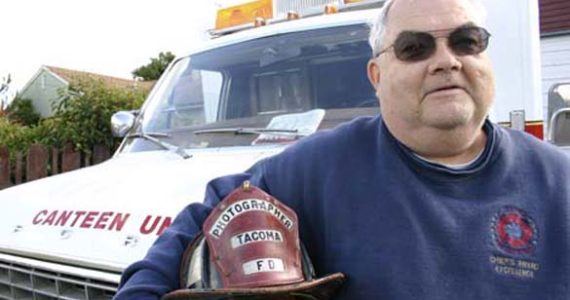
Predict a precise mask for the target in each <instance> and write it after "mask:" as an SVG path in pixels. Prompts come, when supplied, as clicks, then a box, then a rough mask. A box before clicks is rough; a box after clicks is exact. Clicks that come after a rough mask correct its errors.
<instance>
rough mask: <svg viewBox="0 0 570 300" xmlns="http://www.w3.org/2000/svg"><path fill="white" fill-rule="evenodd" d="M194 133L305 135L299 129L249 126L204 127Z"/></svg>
mask: <svg viewBox="0 0 570 300" xmlns="http://www.w3.org/2000/svg"><path fill="white" fill-rule="evenodd" d="M192 133H193V134H209V133H232V134H235V135H248V134H267V135H277V136H294V137H302V136H305V134H300V133H299V130H298V129H278V128H277V129H273V128H248V127H245V128H244V127H234V128H216V129H204V130H196V131H194V132H192Z"/></svg>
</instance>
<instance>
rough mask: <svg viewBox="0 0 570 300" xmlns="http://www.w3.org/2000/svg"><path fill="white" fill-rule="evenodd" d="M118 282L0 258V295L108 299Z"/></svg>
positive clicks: (45, 299) (46, 299)
mask: <svg viewBox="0 0 570 300" xmlns="http://www.w3.org/2000/svg"><path fill="white" fill-rule="evenodd" d="M116 290H117V284H116V283H111V282H104V281H99V280H92V279H89V278H82V277H77V276H70V275H67V274H62V273H57V272H53V271H48V270H42V269H39V268H32V267H29V266H25V265H20V264H15V263H5V262H2V261H0V299H3V300H4V299H6V300H8V299H9V300H12V299H33V300H52V299H65V300H75V299H85V300H94V299H97V300H103V299H111V298H113V295H114V294H115V291H116Z"/></svg>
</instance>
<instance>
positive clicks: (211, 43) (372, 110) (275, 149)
mask: <svg viewBox="0 0 570 300" xmlns="http://www.w3.org/2000/svg"><path fill="white" fill-rule="evenodd" d="M537 1H538V0H530V1H520V0H501V1H492V0H487V1H485V2H486V4H487V8H488V15H487V25H486V27H487V28H488V30H489V32H491V34H492V37H491V42H490V47H489V51H490V55H491V58H492V60H493V62H494V65H495V70H496V77H497V101H496V103H497V104H496V105H495V107H494V109H493V112H492V114H491V115H490V118H492V119H493V120H494V121H497V122H500V123H502V124H505V125H507V126H513V127H516V128H520V129H525V128H526V129H527V130H529V131H530V132H532V133H534V134H535V135H536V136H537V137H539V138H542V136H543V122H542V120H543V107H542V102H541V101H540V99H541V97H540V59H539V53H540V52H539V32H538V3H537ZM382 4H383V1H378V0H364V1H363V0H360V1H357V0H311V1H307V0H304V1H301V0H290V1H283V0H258V1H253V2H247V3H241V4H238V5H235V6H232V7H227V8H222V9H221V10H220V11H219V12H218V20H217V22H216V29H214V30H212V32H211V35H212V38H211V39H209V40H208V41H205V42H204V43H202V44H201V45H199V46H198V47H196V48H195V49H192V50H191V51H190V52H189V53H188V54H187V55H183V56H179V57H177V59H176V60H175V61H173V62H172V63H171V65H170V66H169V68H168V69H167V71H166V72H165V74H164V75H163V76H162V77H161V79H160V80H159V81H158V82H157V84H156V85H155V87H154V88H153V90H152V91H151V93H150V95H149V96H148V99H147V101H146V102H145V103H144V105H143V107H142V108H141V110H140V111H136V112H119V113H117V114H115V115H114V117H113V120H112V123H113V128H114V131H115V133H116V134H117V135H119V136H123V137H124V140H123V142H122V144H121V146H120V147H119V149H118V150H117V152H116V153H115V155H114V157H113V158H111V159H109V160H108V161H106V162H104V163H101V164H98V165H95V166H92V167H89V168H85V169H81V170H76V171H73V172H68V173H64V174H60V175H57V176H52V177H48V178H45V179H41V180H36V181H32V182H29V183H26V184H21V185H18V186H15V187H12V188H8V189H5V190H2V191H0V299H109V298H111V297H112V296H113V294H114V293H115V291H116V288H117V286H118V282H119V279H120V274H121V272H122V270H124V269H125V268H126V267H127V266H128V265H129V264H131V263H132V262H134V261H136V260H139V259H141V258H142V257H143V256H144V255H145V253H146V252H147V250H148V248H149V247H150V246H151V244H152V243H153V241H154V240H155V239H156V237H157V236H158V235H159V234H160V233H161V232H163V231H164V229H165V228H167V227H168V226H169V225H170V224H171V222H172V220H173V219H174V218H175V216H176V214H177V213H178V212H179V211H180V210H182V209H183V208H184V207H185V206H186V205H188V204H190V203H193V202H200V201H202V200H203V197H204V192H205V186H206V184H207V182H208V181H210V180H211V179H213V178H215V177H218V176H222V175H225V174H231V173H237V172H241V171H244V170H245V169H247V168H248V167H249V166H251V165H252V164H254V163H255V162H257V161H259V160H261V159H263V158H265V157H268V156H271V155H274V154H277V153H279V152H280V151H282V150H283V149H284V148H286V147H287V146H288V145H291V144H292V143H295V142H296V141H297V140H299V139H302V138H304V137H306V136H308V135H310V134H312V133H314V132H315V131H317V130H323V129H327V128H332V127H334V126H336V125H338V124H339V123H341V122H345V121H348V120H350V119H352V118H354V117H357V116H364V115H377V114H378V111H379V108H378V100H377V99H376V96H375V92H374V90H373V89H372V87H371V85H370V83H369V81H368V78H367V75H366V68H367V67H366V66H367V62H368V61H369V59H370V58H371V56H372V52H371V49H370V46H369V44H368V34H369V31H370V27H369V25H368V24H369V23H371V22H372V21H373V20H374V18H375V17H377V15H378V9H379V7H381V6H382ZM511 121H512V122H511Z"/></svg>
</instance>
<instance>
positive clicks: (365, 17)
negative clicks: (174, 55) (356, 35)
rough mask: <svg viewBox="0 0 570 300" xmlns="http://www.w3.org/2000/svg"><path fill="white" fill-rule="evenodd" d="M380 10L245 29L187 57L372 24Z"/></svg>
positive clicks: (192, 52)
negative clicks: (266, 39)
mask: <svg viewBox="0 0 570 300" xmlns="http://www.w3.org/2000/svg"><path fill="white" fill-rule="evenodd" d="M379 11H380V9H367V10H360V11H348V12H340V13H336V14H330V15H319V16H313V17H308V18H304V19H303V18H301V19H298V20H292V21H283V22H277V23H270V24H268V25H266V26H262V27H257V28H251V29H244V30H242V31H239V32H235V33H231V34H227V35H223V36H221V37H217V38H213V39H211V40H209V41H206V42H203V43H201V44H200V45H198V46H196V47H195V48H193V49H192V50H190V51H189V52H186V53H185V55H182V56H180V57H185V56H188V55H191V54H195V53H199V52H203V51H207V50H211V49H214V48H219V47H223V46H228V45H232V44H236V43H240V42H245V41H250V40H255V39H259V38H263V37H268V36H273V35H277V34H283V33H291V32H300V31H306V30H312V29H321V28H330V27H336V26H346V25H352V24H371V23H372V22H373V20H374V19H375V17H376V16H378V13H379Z"/></svg>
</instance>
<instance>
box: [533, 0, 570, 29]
mask: <svg viewBox="0 0 570 300" xmlns="http://www.w3.org/2000/svg"><path fill="white" fill-rule="evenodd" d="M539 3H540V32H541V34H542V35H548V34H553V33H560V32H570V1H569V0H540V2H539Z"/></svg>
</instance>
